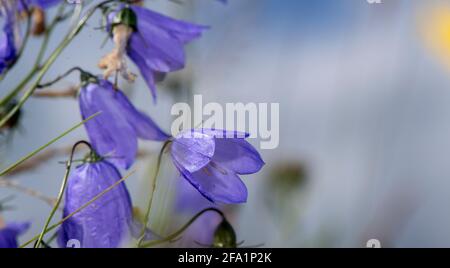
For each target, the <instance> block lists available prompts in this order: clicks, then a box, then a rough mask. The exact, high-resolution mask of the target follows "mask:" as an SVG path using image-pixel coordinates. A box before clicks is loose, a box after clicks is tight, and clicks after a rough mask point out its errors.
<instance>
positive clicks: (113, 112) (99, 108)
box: [79, 81, 137, 169]
mask: <svg viewBox="0 0 450 268" xmlns="http://www.w3.org/2000/svg"><path fill="white" fill-rule="evenodd" d="M116 93H117V92H114V89H113V88H112V85H111V84H110V83H109V82H106V81H103V82H101V85H98V84H94V83H92V84H89V85H88V86H87V87H85V88H82V89H81V92H80V96H79V100H80V110H81V114H82V117H83V119H86V118H87V117H89V116H91V115H93V114H95V113H97V112H101V114H99V115H98V116H96V117H95V118H94V119H92V120H90V121H88V122H86V124H85V127H86V130H87V133H88V136H89V139H90V141H91V143H92V146H93V147H94V148H95V150H96V151H97V152H98V153H99V154H100V155H102V156H108V157H111V158H110V161H111V162H112V163H114V164H116V165H117V166H119V167H122V168H126V169H127V168H129V167H130V166H131V165H132V164H133V162H134V160H135V157H136V154H137V134H136V131H135V129H134V128H133V127H132V126H131V125H130V124H129V122H128V121H127V118H126V117H125V116H124V111H123V110H122V107H121V105H120V104H119V103H118V102H117V101H116V99H115V96H114V94H116Z"/></svg>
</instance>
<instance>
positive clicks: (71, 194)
mask: <svg viewBox="0 0 450 268" xmlns="http://www.w3.org/2000/svg"><path fill="white" fill-rule="evenodd" d="M120 179H121V175H120V174H119V172H118V171H117V169H116V168H115V167H114V166H113V165H112V164H110V163H108V162H106V161H101V162H97V163H86V164H83V165H81V166H78V167H77V168H76V169H75V170H74V171H73V172H72V173H71V175H70V178H69V180H68V184H67V190H66V197H65V203H64V215H63V217H66V216H67V215H69V214H70V213H72V212H74V211H75V210H77V209H79V208H80V207H82V206H83V205H84V204H86V203H87V202H88V201H90V200H91V199H92V198H94V197H95V196H97V195H98V194H100V193H101V192H102V191H104V190H105V189H107V188H108V187H110V186H112V185H113V184H114V183H116V182H117V181H119V180H120ZM131 221H132V205H131V200H130V196H129V193H128V190H127V188H126V186H125V184H124V183H121V184H119V185H118V186H116V187H114V188H113V189H112V190H110V191H109V192H107V193H106V194H105V195H103V196H102V197H100V198H99V199H97V200H96V201H95V202H93V203H92V204H90V205H89V206H87V207H86V208H84V209H83V210H81V211H80V212H79V213H77V214H75V215H74V216H72V217H70V218H69V219H68V220H67V221H65V222H64V223H63V224H62V228H61V230H60V233H59V239H58V242H59V245H60V246H61V247H66V245H67V242H68V241H69V240H72V239H76V240H78V241H79V242H80V243H81V247H83V248H115V247H119V246H121V243H122V242H123V240H124V239H125V238H126V237H127V236H128V235H129V231H130V230H129V228H130V224H131Z"/></svg>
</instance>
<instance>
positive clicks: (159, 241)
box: [141, 208, 225, 248]
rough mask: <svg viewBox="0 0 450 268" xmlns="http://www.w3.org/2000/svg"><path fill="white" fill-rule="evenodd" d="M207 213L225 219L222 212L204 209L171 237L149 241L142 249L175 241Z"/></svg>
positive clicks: (214, 209) (215, 209)
mask: <svg viewBox="0 0 450 268" xmlns="http://www.w3.org/2000/svg"><path fill="white" fill-rule="evenodd" d="M209 211H213V212H216V213H217V214H219V215H220V216H221V217H222V219H225V215H224V214H223V212H222V211H220V210H218V209H217V208H206V209H204V210H202V211H200V212H199V213H197V214H195V216H194V217H192V218H191V219H190V220H189V221H188V222H187V223H186V224H185V225H183V226H182V227H181V228H180V229H178V231H176V232H174V233H172V234H171V235H169V236H167V237H165V238H163V239H161V240H155V241H150V242H147V243H144V244H143V245H142V246H141V247H144V248H148V247H153V246H156V245H158V244H162V243H165V242H170V241H172V240H175V239H176V238H177V237H178V236H180V235H181V234H182V233H183V232H184V231H186V229H187V228H189V226H191V225H192V224H193V223H194V222H195V221H196V220H197V219H198V218H199V217H200V216H202V215H203V214H205V213H206V212H209Z"/></svg>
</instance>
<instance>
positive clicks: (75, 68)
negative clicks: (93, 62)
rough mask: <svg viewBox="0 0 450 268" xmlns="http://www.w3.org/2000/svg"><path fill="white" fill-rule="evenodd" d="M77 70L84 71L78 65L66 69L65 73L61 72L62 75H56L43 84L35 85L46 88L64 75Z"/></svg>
mask: <svg viewBox="0 0 450 268" xmlns="http://www.w3.org/2000/svg"><path fill="white" fill-rule="evenodd" d="M75 71H78V72H80V73H85V71H84V70H83V69H81V68H80V67H73V68H71V69H69V70H68V71H66V72H65V73H63V74H62V75H59V76H58V77H56V78H55V79H53V80H51V81H49V82H47V83H45V84H39V85H38V86H37V88H46V87H49V86H51V85H53V84H55V83H57V82H59V81H60V80H61V79H64V78H65V77H67V76H69V75H70V74H71V73H73V72H75Z"/></svg>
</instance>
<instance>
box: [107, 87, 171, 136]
mask: <svg viewBox="0 0 450 268" xmlns="http://www.w3.org/2000/svg"><path fill="white" fill-rule="evenodd" d="M115 94H116V96H115V98H116V99H117V101H118V102H119V104H120V105H121V106H122V107H121V111H122V113H123V115H124V116H125V117H126V118H127V120H128V123H129V124H130V125H131V126H132V127H133V128H134V130H135V131H136V134H137V135H138V137H139V138H142V139H146V140H154V141H165V140H167V139H168V138H169V135H168V134H166V133H164V131H162V130H161V129H160V128H159V127H158V125H156V123H155V122H153V120H152V119H151V118H150V117H148V116H147V115H145V114H144V113H142V112H140V111H138V110H137V109H136V108H135V107H134V106H133V104H131V102H130V101H129V100H128V98H127V97H126V96H125V94H123V93H122V92H121V91H117V92H115Z"/></svg>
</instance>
